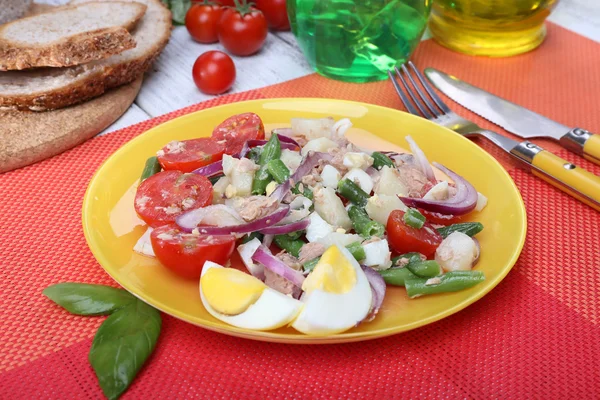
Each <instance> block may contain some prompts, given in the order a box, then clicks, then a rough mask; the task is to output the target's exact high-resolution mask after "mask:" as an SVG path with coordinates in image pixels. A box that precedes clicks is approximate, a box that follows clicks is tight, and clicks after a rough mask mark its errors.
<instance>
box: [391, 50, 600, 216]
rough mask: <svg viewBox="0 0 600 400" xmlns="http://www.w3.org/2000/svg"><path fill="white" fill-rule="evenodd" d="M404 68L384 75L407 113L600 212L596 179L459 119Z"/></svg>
mask: <svg viewBox="0 0 600 400" xmlns="http://www.w3.org/2000/svg"><path fill="white" fill-rule="evenodd" d="M407 64H408V68H407V67H406V64H403V65H402V66H401V67H400V69H401V70H402V72H400V70H399V69H398V67H394V71H395V76H394V73H393V72H392V71H388V75H389V77H390V79H391V81H392V84H393V85H394V88H395V89H396V92H397V93H398V96H400V100H401V101H402V103H403V104H404V107H406V110H407V111H408V112H409V113H411V114H414V115H416V116H420V117H423V118H426V119H428V120H430V121H433V122H435V123H436V124H438V125H441V126H444V127H446V128H449V129H451V130H453V131H455V132H456V133H459V134H461V135H463V136H466V137H469V138H472V137H474V136H482V137H485V138H486V139H488V140H490V141H491V142H492V143H494V144H495V145H497V146H498V147H500V148H501V149H502V150H504V151H505V152H507V153H508V154H510V155H511V156H512V157H513V158H515V159H516V160H518V161H519V162H520V163H521V164H522V163H525V164H526V166H527V167H528V169H530V170H531V172H532V173H533V174H534V175H536V176H538V177H540V178H542V179H543V180H545V181H546V182H548V183H550V184H551V185H552V186H555V187H556V188H558V189H560V190H562V191H563V192H565V193H567V194H569V195H571V196H573V197H575V198H576V199H578V200H580V201H582V202H583V203H585V204H587V205H589V206H590V207H592V208H594V209H595V210H597V211H600V177H598V176H596V175H594V174H592V173H590V172H588V171H586V170H584V169H582V168H578V167H577V166H575V165H574V164H572V163H570V162H568V161H565V160H563V159H561V158H560V157H558V156H556V155H554V154H553V153H551V152H549V151H547V150H544V149H543V148H541V147H540V146H538V145H536V144H534V143H531V142H529V141H527V140H526V141H523V142H517V141H516V140H513V139H510V138H507V137H505V136H502V135H500V134H499V133H496V132H493V131H490V130H487V129H483V128H481V127H480V126H478V125H477V124H475V123H474V122H472V121H469V120H467V119H465V118H462V117H461V116H459V115H458V114H456V113H455V112H454V111H452V110H451V109H450V107H448V106H447V105H446V104H445V103H444V102H443V101H442V99H441V98H440V97H439V96H438V95H437V93H436V92H435V91H434V90H433V88H432V86H431V85H430V84H429V83H428V82H427V81H426V80H425V78H424V77H423V75H422V74H421V72H419V70H418V69H417V68H416V67H415V65H414V64H413V63H412V61H409V62H408V63H407ZM415 77H416V79H415ZM396 78H397V79H396ZM417 80H418V82H419V83H420V84H421V85H420V86H419V84H418V83H417ZM398 81H400V83H398ZM421 87H422V88H421ZM402 88H404V91H405V92H406V93H405V92H404V91H403V90H402ZM407 94H408V96H407ZM411 100H412V102H411Z"/></svg>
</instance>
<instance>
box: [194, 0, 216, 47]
mask: <svg viewBox="0 0 600 400" xmlns="http://www.w3.org/2000/svg"><path fill="white" fill-rule="evenodd" d="M223 11H225V9H224V8H223V7H221V6H219V5H214V4H209V3H202V4H194V5H192V6H191V7H190V9H189V10H188V12H187V14H185V27H186V28H187V30H188V32H189V33H190V36H191V37H192V39H194V40H195V41H197V42H200V43H216V42H218V41H219V35H218V33H217V29H218V26H219V21H220V20H221V17H222V16H223Z"/></svg>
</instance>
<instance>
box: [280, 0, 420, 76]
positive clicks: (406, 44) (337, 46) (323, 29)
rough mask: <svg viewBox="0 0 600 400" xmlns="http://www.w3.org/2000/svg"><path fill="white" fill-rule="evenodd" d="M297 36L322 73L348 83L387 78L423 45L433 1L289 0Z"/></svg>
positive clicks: (303, 48)
mask: <svg viewBox="0 0 600 400" xmlns="http://www.w3.org/2000/svg"><path fill="white" fill-rule="evenodd" d="M287 8H288V14H289V17H290V23H291V27H292V32H293V33H294V35H295V36H296V39H297V41H298V44H299V45H300V47H301V48H302V51H303V52H304V55H305V56H306V58H307V59H308V62H309V63H310V65H311V66H312V67H313V68H314V69H315V71H317V72H318V73H319V74H321V75H324V76H327V77H330V78H333V79H338V80H342V81H347V82H369V81H376V80H382V79H386V78H387V71H389V70H390V69H391V68H392V67H393V66H394V65H400V64H402V63H404V62H405V61H406V60H407V59H408V58H409V57H410V55H411V54H412V52H413V51H414V50H415V48H416V47H417V44H418V43H419V41H420V39H421V36H422V35H423V31H424V30H425V27H426V25H427V18H428V17H429V12H430V8H431V0H287Z"/></svg>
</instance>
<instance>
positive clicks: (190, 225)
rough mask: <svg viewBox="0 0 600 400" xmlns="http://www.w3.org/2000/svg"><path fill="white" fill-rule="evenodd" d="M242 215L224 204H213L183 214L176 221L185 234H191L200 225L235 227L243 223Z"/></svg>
mask: <svg viewBox="0 0 600 400" xmlns="http://www.w3.org/2000/svg"><path fill="white" fill-rule="evenodd" d="M242 222H243V220H242V218H241V217H240V215H239V214H238V213H237V212H236V211H235V210H234V209H233V208H231V207H227V206H226V205H224V204H213V205H210V206H206V207H202V208H197V209H195V210H191V211H188V212H186V213H184V214H181V215H180V216H178V217H177V218H176V219H175V223H176V224H177V225H178V226H179V227H180V228H181V230H182V231H184V232H191V231H193V230H194V228H196V227H197V226H198V225H200V224H202V223H203V224H204V225H209V224H212V223H215V224H217V223H218V224H219V226H223V227H225V226H227V227H229V226H235V225H239V224H240V223H242Z"/></svg>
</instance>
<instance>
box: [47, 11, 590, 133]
mask: <svg viewBox="0 0 600 400" xmlns="http://www.w3.org/2000/svg"><path fill="white" fill-rule="evenodd" d="M36 2H38V3H49V4H64V3H67V2H68V0H36ZM549 20H550V21H552V22H554V23H556V24H558V25H560V26H562V27H564V28H567V29H570V30H572V31H574V32H576V33H578V34H580V35H583V36H586V37H588V38H591V39H593V40H595V41H597V42H600V0H593V1H588V0H560V3H559V4H558V5H557V7H556V8H555V10H554V11H553V13H552V14H551V15H550V18H549ZM427 37H428V35H427V33H426V34H425V36H424V38H427ZM213 49H215V50H224V49H223V47H222V46H221V45H220V44H214V45H203V44H199V43H196V42H194V41H193V40H192V39H191V38H190V36H189V34H188V33H187V30H186V29H185V27H181V26H179V27H176V28H175V29H174V30H173V33H172V35H171V40H170V41H169V44H168V45H167V47H166V48H165V50H164V51H163V53H162V54H161V56H160V57H159V58H158V60H157V61H156V62H155V63H154V66H153V68H152V69H151V70H150V71H149V72H148V73H147V74H146V77H145V79H144V83H143V85H142V89H141V91H140V93H139V95H138V96H137V99H136V101H135V103H134V104H133V105H132V106H131V107H130V109H129V110H128V111H127V112H126V113H125V114H124V115H123V116H122V117H121V118H120V119H119V120H118V121H116V122H115V123H114V124H113V125H111V126H110V127H109V128H108V129H106V130H105V131H104V132H102V134H105V133H108V132H112V131H114V130H117V129H120V128H123V127H126V126H129V125H132V124H135V123H137V122H140V121H144V120H146V119H149V118H152V117H156V116H159V115H162V114H166V113H168V112H171V111H174V110H177V109H180V108H183V107H186V106H189V105H192V104H195V103H199V102H201V101H204V100H207V99H210V98H212V97H213V96H209V95H205V94H203V93H201V92H200V91H199V90H198V89H197V88H196V86H195V84H194V82H193V80H192V73H191V71H192V65H193V64H194V61H196V58H197V57H198V56H199V55H200V54H202V53H204V52H205V51H208V50H213ZM233 59H234V62H235V65H236V69H237V79H236V82H235V84H234V86H233V88H232V89H231V90H230V91H229V92H228V93H227V94H229V93H237V92H243V91H247V90H251V89H256V88H260V87H264V86H269V85H272V84H275V83H280V82H284V81H287V80H290V79H294V78H299V77H301V76H305V75H308V74H311V73H312V72H313V71H312V70H311V68H310V67H309V65H308V63H307V62H306V60H305V58H304V56H303V55H302V52H301V51H300V48H299V47H298V45H297V44H296V41H295V38H294V36H293V35H292V33H291V32H278V33H269V36H268V38H267V41H266V43H265V46H264V47H263V49H262V50H261V51H260V52H259V53H258V54H256V55H254V56H251V57H233Z"/></svg>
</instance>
